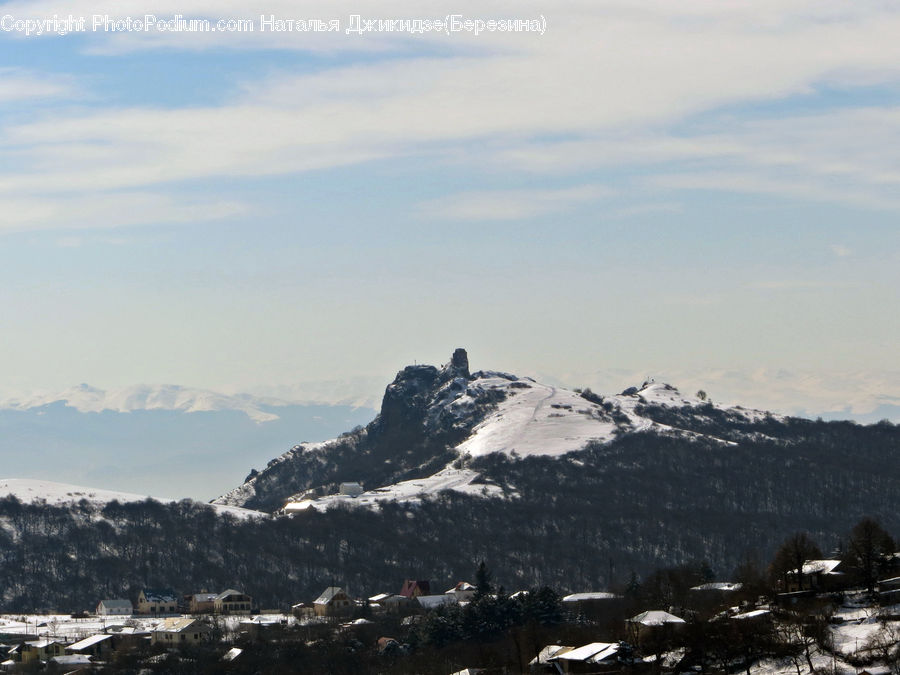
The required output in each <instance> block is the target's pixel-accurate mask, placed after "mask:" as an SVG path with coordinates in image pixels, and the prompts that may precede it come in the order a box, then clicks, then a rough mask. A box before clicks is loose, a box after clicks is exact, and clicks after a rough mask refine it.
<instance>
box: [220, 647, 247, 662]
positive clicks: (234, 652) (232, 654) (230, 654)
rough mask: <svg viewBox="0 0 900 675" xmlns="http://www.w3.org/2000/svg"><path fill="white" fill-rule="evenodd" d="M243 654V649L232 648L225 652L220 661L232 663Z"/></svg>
mask: <svg viewBox="0 0 900 675" xmlns="http://www.w3.org/2000/svg"><path fill="white" fill-rule="evenodd" d="M243 653H244V650H243V649H240V648H238V647H232V648H231V649H229V650H228V651H227V652H225V655H224V656H222V660H223V661H234V660H235V659H236V658H237V657H239V656H240V655H241V654H243Z"/></svg>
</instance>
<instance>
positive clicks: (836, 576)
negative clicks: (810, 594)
mask: <svg viewBox="0 0 900 675" xmlns="http://www.w3.org/2000/svg"><path fill="white" fill-rule="evenodd" d="M845 578H846V577H845V575H844V572H843V570H842V569H841V561H840V560H807V561H806V562H805V563H803V567H801V568H800V570H799V574H798V571H797V570H795V569H794V570H791V571H790V572H788V573H787V589H786V590H787V591H788V592H791V591H801V590H812V591H834V590H840V589H841V588H842V587H843V585H844V579H845Z"/></svg>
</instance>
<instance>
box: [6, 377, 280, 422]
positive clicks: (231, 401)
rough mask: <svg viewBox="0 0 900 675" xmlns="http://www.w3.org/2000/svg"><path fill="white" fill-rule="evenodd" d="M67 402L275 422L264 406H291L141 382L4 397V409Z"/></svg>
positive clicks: (99, 408)
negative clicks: (235, 413) (223, 412)
mask: <svg viewBox="0 0 900 675" xmlns="http://www.w3.org/2000/svg"><path fill="white" fill-rule="evenodd" d="M59 402H62V403H65V404H66V405H67V406H69V407H71V408H75V409H76V410H78V411H79V412H103V411H104V410H111V411H115V412H133V411H135V410H177V411H180V412H188V413H190V412H213V411H221V410H235V411H239V412H242V413H244V414H245V415H247V417H249V418H250V419H252V420H253V421H254V422H260V423H261V422H272V421H274V420H277V419H278V415H277V414H274V413H272V412H271V411H269V410H264V409H263V408H264V407H273V406H276V407H277V406H282V405H283V406H286V405H290V403H288V402H287V401H282V400H279V399H274V398H267V399H262V398H258V397H253V396H248V395H238V396H228V395H226V394H219V393H217V392H214V391H208V390H205V389H192V388H189V387H182V386H179V385H174V384H163V385H153V386H151V385H146V384H139V385H134V386H130V387H119V388H116V389H109V390H104V389H98V388H96V387H92V386H90V385H88V384H79V385H77V386H75V387H70V388H69V389H66V390H65V391H62V392H41V393H36V394H30V395H27V396H22V397H15V398H7V399H5V400H0V409H9V410H30V409H32V408H40V407H43V406H47V405H52V404H53V403H59Z"/></svg>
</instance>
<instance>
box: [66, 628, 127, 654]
mask: <svg viewBox="0 0 900 675" xmlns="http://www.w3.org/2000/svg"><path fill="white" fill-rule="evenodd" d="M114 650H115V647H114V642H113V636H112V635H106V634H101V635H91V636H90V637H87V638H85V639H84V640H79V641H78V642H75V643H73V644H70V645H69V646H68V647H66V654H82V655H84V656H94V657H97V658H98V659H103V660H105V659H106V658H107V656H109V655H110V654H111V653H112V652H113V651H114Z"/></svg>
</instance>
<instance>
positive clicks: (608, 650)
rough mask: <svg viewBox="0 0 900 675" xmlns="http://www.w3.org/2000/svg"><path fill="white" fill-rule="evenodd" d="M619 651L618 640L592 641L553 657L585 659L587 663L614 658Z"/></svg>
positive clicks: (574, 659) (571, 659) (566, 659)
mask: <svg viewBox="0 0 900 675" xmlns="http://www.w3.org/2000/svg"><path fill="white" fill-rule="evenodd" d="M618 653H619V643H618V642H592V643H590V644H589V645H584V646H583V647H578V648H576V649H573V650H571V651H567V652H562V653H557V655H556V656H553V657H551V658H552V659H554V660H556V659H563V660H565V661H584V662H586V663H600V662H601V661H605V660H606V659H608V658H612V657H613V656H615V655H616V654H618Z"/></svg>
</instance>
